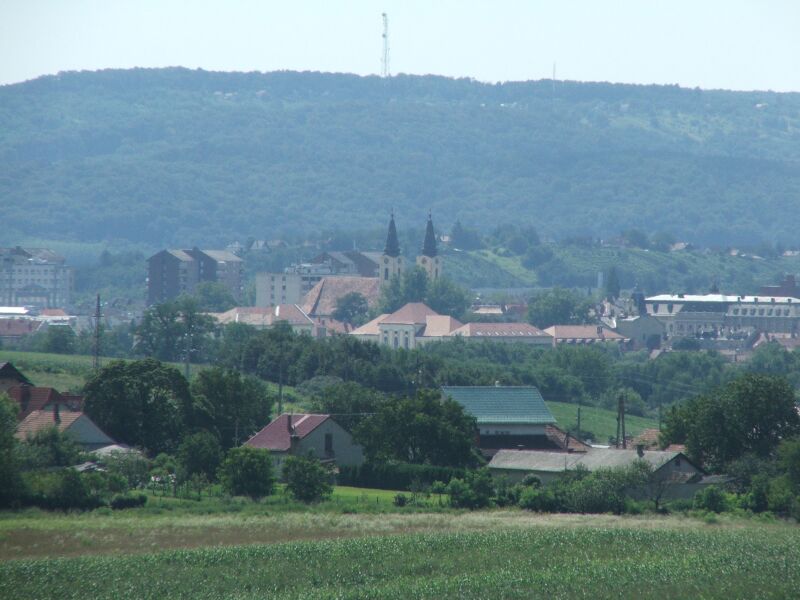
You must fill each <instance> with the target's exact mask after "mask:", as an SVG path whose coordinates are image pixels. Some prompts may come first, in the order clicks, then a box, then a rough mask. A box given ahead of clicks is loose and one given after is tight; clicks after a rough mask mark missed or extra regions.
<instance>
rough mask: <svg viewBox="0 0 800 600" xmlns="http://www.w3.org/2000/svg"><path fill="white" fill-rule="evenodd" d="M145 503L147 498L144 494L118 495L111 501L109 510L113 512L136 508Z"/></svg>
mask: <svg viewBox="0 0 800 600" xmlns="http://www.w3.org/2000/svg"><path fill="white" fill-rule="evenodd" d="M146 503H147V496H145V495H144V494H118V495H116V496H114V497H113V498H112V499H111V508H112V509H114V510H122V509H125V508H137V507H139V506H144V505H145V504H146Z"/></svg>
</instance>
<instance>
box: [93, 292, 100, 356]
mask: <svg viewBox="0 0 800 600" xmlns="http://www.w3.org/2000/svg"><path fill="white" fill-rule="evenodd" d="M101 316H102V315H101V314H100V294H97V304H96V305H95V307H94V340H93V344H92V369H94V370H95V371H97V370H98V369H99V368H100V317H101Z"/></svg>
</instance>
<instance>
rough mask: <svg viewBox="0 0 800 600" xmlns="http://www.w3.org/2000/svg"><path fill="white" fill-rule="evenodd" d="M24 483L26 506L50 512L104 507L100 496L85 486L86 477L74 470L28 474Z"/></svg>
mask: <svg viewBox="0 0 800 600" xmlns="http://www.w3.org/2000/svg"><path fill="white" fill-rule="evenodd" d="M25 481H26V483H27V488H28V496H27V498H26V502H25V503H26V504H31V505H33V506H38V507H40V508H45V509H50V510H54V509H56V510H70V509H78V510H91V509H94V508H98V507H100V506H104V505H105V501H104V500H103V498H102V496H100V495H98V494H97V493H93V492H92V490H91V489H90V486H89V485H87V481H86V477H85V476H83V475H81V473H78V472H77V471H75V470H74V469H62V470H60V471H51V472H29V473H26V474H25Z"/></svg>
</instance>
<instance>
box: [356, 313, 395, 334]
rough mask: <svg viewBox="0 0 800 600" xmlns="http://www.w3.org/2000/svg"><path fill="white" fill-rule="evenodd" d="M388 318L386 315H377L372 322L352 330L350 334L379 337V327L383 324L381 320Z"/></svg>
mask: <svg viewBox="0 0 800 600" xmlns="http://www.w3.org/2000/svg"><path fill="white" fill-rule="evenodd" d="M388 316H389V315H387V314H383V315H378V316H377V317H375V318H374V319H372V321H369V322H368V323H364V324H363V325H362V326H361V327H359V328H357V329H354V330H353V331H351V332H350V333H351V334H353V335H380V334H381V330H380V327H379V325H380V324H381V323H383V320H384V319H385V318H386V317H388Z"/></svg>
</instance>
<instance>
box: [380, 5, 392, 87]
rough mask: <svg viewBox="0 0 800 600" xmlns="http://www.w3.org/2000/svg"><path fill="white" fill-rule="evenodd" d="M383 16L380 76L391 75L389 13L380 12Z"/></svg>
mask: <svg viewBox="0 0 800 600" xmlns="http://www.w3.org/2000/svg"><path fill="white" fill-rule="evenodd" d="M381 16H382V17H383V57H382V58H381V77H391V74H390V71H389V15H387V14H386V13H382V14H381Z"/></svg>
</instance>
